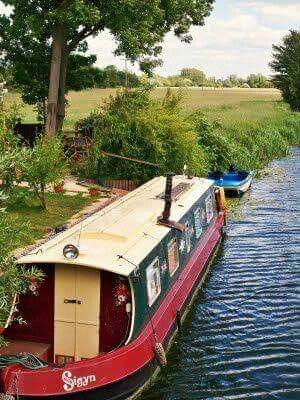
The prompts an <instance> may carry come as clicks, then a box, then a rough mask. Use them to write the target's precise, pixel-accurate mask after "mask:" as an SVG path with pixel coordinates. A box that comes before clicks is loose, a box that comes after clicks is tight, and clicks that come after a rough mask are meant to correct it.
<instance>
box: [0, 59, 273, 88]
mask: <svg viewBox="0 0 300 400" xmlns="http://www.w3.org/2000/svg"><path fill="white" fill-rule="evenodd" d="M85 60H89V59H88V58H84V57H82V56H79V55H75V56H73V58H72V59H71V60H70V64H71V65H70V68H69V73H68V77H67V86H68V88H69V89H70V90H77V91H80V90H83V89H87V88H118V87H129V88H136V87H140V86H145V85H151V86H154V87H159V86H165V87H189V86H197V87H216V88H222V87H224V88H233V87H241V88H272V87H274V86H273V84H272V82H271V81H270V80H269V78H267V77H266V76H263V75H262V74H250V75H249V76H248V77H247V78H246V79H244V78H241V77H239V76H237V75H235V74H232V75H229V76H228V77H227V78H226V79H217V78H215V77H207V76H206V75H205V73H204V72H203V71H201V70H200V69H197V68H183V69H182V70H181V73H180V74H179V75H171V76H169V77H163V76H160V75H157V74H153V75H152V76H151V77H149V76H147V75H145V74H143V75H137V74H136V73H134V72H130V71H124V70H119V69H117V67H116V66H115V65H108V66H107V67H105V68H103V69H102V68H98V67H96V66H94V65H93V62H94V60H93V61H92V62H86V61H85ZM73 64H74V65H73ZM10 72H11V69H10V68H7V69H6V70H4V68H3V66H2V68H1V65H0V80H1V75H2V77H3V78H5V79H6V81H7V82H8V87H11V88H16V89H18V84H17V82H19V81H20V80H22V77H20V76H16V75H15V77H16V79H17V82H14V75H13V74H12V73H10Z"/></svg>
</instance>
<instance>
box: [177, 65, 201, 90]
mask: <svg viewBox="0 0 300 400" xmlns="http://www.w3.org/2000/svg"><path fill="white" fill-rule="evenodd" d="M181 76H182V77H183V78H188V79H189V80H190V81H191V82H192V85H193V86H204V85H205V83H206V80H207V79H206V76H205V73H204V72H203V71H200V70H199V69H197V68H183V69H182V70H181Z"/></svg>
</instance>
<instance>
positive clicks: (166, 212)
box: [161, 172, 174, 222]
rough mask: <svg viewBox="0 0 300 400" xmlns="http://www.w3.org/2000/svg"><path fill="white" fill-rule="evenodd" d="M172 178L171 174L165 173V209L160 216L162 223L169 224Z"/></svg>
mask: <svg viewBox="0 0 300 400" xmlns="http://www.w3.org/2000/svg"><path fill="white" fill-rule="evenodd" d="M173 176H174V174H173V173H172V172H168V173H167V180H166V190H165V196H164V198H165V208H164V211H163V214H162V218H161V220H162V222H169V220H170V215H171V206H172V186H173Z"/></svg>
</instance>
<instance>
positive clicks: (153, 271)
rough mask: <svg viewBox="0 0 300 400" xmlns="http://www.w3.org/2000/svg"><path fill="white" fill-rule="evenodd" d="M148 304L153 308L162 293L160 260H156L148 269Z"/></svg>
mask: <svg viewBox="0 0 300 400" xmlns="http://www.w3.org/2000/svg"><path fill="white" fill-rule="evenodd" d="M146 276H147V293H148V304H149V306H150V307H151V306H152V305H153V304H154V302H155V300H156V299H157V298H158V296H159V295H160V293H161V279H160V267H159V260H158V258H156V259H155V260H154V261H153V262H152V264H150V265H149V266H148V268H147V269H146Z"/></svg>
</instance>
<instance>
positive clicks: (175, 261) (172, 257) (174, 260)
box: [168, 237, 179, 276]
mask: <svg viewBox="0 0 300 400" xmlns="http://www.w3.org/2000/svg"><path fill="white" fill-rule="evenodd" d="M168 261H169V272H170V275H171V276H172V275H173V274H174V272H175V271H176V270H177V268H178V267H179V253H178V242H177V238H176V237H175V238H173V239H172V240H171V241H170V243H169V244H168Z"/></svg>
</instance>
